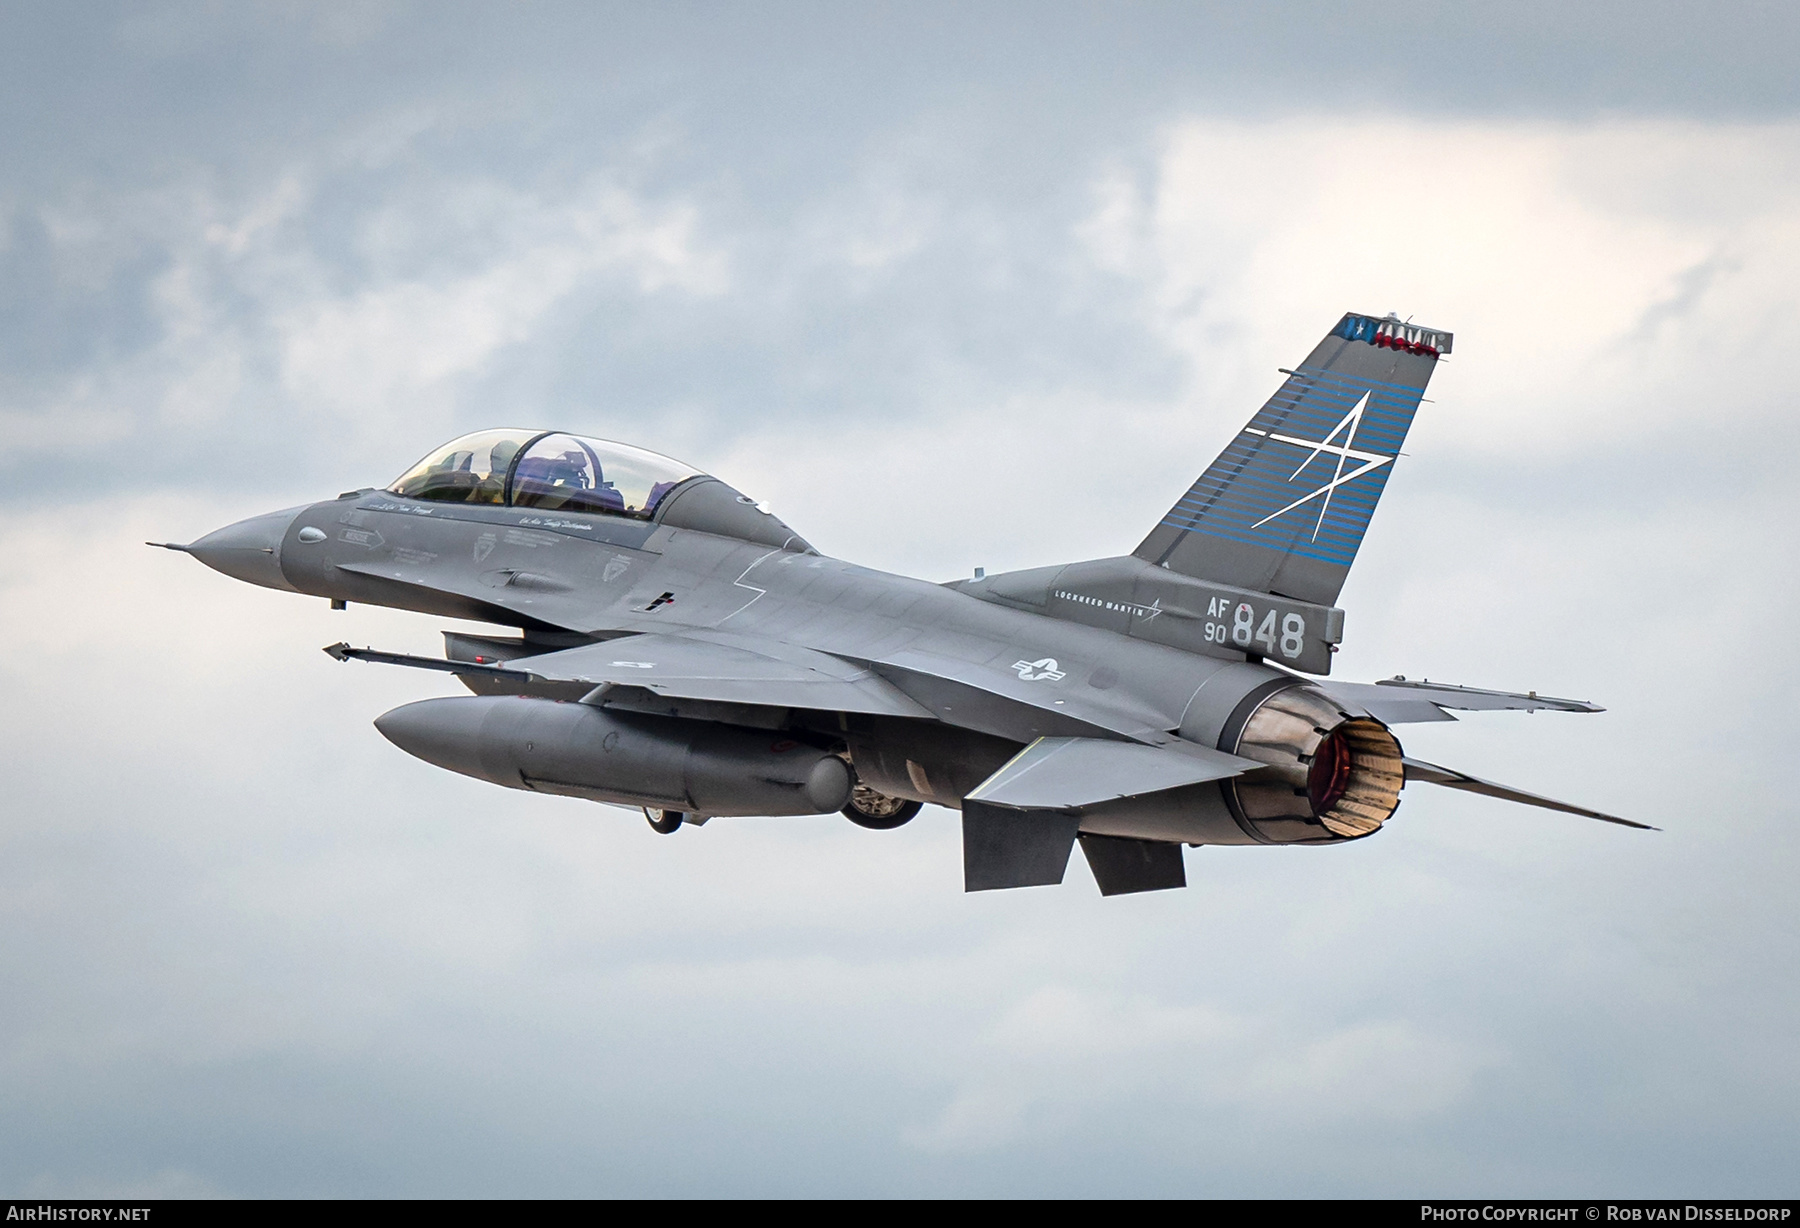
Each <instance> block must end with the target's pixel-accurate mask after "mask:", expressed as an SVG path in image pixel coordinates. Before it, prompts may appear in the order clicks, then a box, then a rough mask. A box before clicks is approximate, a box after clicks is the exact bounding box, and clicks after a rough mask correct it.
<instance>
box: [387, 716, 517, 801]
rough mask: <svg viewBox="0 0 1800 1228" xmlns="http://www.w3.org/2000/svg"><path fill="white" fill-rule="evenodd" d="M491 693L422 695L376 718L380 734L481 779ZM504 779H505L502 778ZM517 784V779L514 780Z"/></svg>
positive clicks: (438, 763)
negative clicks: (475, 695) (449, 695)
mask: <svg viewBox="0 0 1800 1228" xmlns="http://www.w3.org/2000/svg"><path fill="white" fill-rule="evenodd" d="M494 702H495V701H494V699H492V698H489V697H470V698H466V699H465V698H460V697H459V698H455V699H421V700H419V701H418V702H417V703H410V704H402V705H401V706H400V707H398V708H395V709H394V710H393V711H392V712H384V713H382V714H381V715H380V716H378V717H376V718H375V728H377V729H379V730H380V731H381V736H382V737H384V738H386V739H387V740H388V741H390V742H392V743H393V744H394V745H395V746H398V747H399V748H400V749H401V750H403V751H405V752H406V753H407V754H409V755H412V756H414V757H415V758H419V759H423V760H424V761H425V762H427V763H430V764H433V765H435V766H437V767H441V768H448V769H449V770H450V771H452V772H461V773H462V774H463V775H464V776H474V777H477V778H479V779H482V780H489V779H492V777H491V776H490V775H489V774H488V772H487V771H486V770H485V769H484V767H483V765H482V762H481V752H482V736H481V733H482V725H483V724H484V723H485V721H486V719H487V716H488V713H489V712H490V711H491V710H492V708H493V706H494ZM499 783H505V782H499ZM513 784H514V787H515V788H516V787H517V782H516V781H514V782H513Z"/></svg>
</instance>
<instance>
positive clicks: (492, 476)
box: [388, 430, 701, 519]
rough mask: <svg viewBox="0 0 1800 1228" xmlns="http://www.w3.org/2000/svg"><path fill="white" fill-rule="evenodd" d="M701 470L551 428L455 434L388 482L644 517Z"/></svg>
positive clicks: (412, 493)
mask: <svg viewBox="0 0 1800 1228" xmlns="http://www.w3.org/2000/svg"><path fill="white" fill-rule="evenodd" d="M699 476H701V475H700V471H699V470H698V469H695V468H694V467H693V466H692V465H684V464H682V463H681V462H680V461H678V460H674V459H672V458H670V457H667V456H658V455H657V454H656V453H655V452H646V451H644V449H642V448H634V447H632V446H631V445H629V444H623V443H613V442H611V441H609V440H605V439H586V438H583V437H582V436H580V435H563V434H556V433H553V432H550V431H516V430H491V431H476V432H475V433H474V434H473V435H464V436H463V437H462V438H461V439H453V440H451V441H450V442H449V443H447V444H445V445H444V446H443V447H441V448H439V449H438V450H437V451H435V452H433V453H432V454H431V455H429V456H427V457H426V458H425V459H424V460H422V461H420V462H419V463H418V464H416V465H414V466H413V467H412V468H411V469H408V470H407V471H406V472H405V473H403V474H401V475H400V477H399V478H398V479H397V480H396V481H395V482H394V484H393V485H392V486H390V487H388V490H389V492H390V493H392V494H396V495H400V496H401V497H403V498H407V499H424V500H428V501H430V502H434V503H492V504H499V505H503V506H507V507H533V508H540V509H542V510H544V511H558V512H601V513H605V514H607V515H613V516H636V517H638V518H640V519H648V518H649V517H650V516H651V515H652V514H653V513H654V512H655V511H656V505H657V503H658V502H659V501H661V499H662V497H663V496H664V495H666V494H668V493H669V491H671V490H673V489H674V488H675V487H676V486H678V485H680V484H681V483H682V482H685V481H687V480H688V479H689V478H692V477H699Z"/></svg>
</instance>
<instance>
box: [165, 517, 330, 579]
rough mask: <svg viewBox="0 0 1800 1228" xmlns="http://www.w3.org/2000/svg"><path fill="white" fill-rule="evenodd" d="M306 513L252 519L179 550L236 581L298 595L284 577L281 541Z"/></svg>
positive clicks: (209, 535) (213, 533)
mask: <svg viewBox="0 0 1800 1228" xmlns="http://www.w3.org/2000/svg"><path fill="white" fill-rule="evenodd" d="M305 510H306V509H305V508H304V507H290V508H287V509H286V510H284V511H279V512H268V513H265V514H264V515H261V516H252V517H250V519H248V520H240V521H238V522H237V523H236V524H228V525H226V526H225V527H224V528H222V529H216V530H214V531H213V532H211V533H208V534H207V535H206V536H205V537H202V538H201V539H200V540H199V541H197V542H194V543H193V544H192V545H190V546H186V547H177V549H185V550H186V551H187V553H189V554H191V555H193V556H194V557H195V558H197V559H199V560H200V561H201V562H202V563H205V564H206V565H207V566H208V567H210V568H212V569H213V570H214V571H218V572H223V573H224V574H226V575H228V576H230V577H231V578H232V579H234V580H244V581H247V582H248V583H251V584H260V585H262V586H263V587H264V588H279V589H283V590H285V591H287V592H290V593H293V592H298V591H299V590H298V589H296V588H295V587H294V586H293V585H292V584H289V583H288V582H287V577H286V576H284V575H282V574H281V539H282V538H284V537H286V536H287V531H288V526H290V525H292V524H293V523H294V520H295V518H296V517H298V516H299V515H300V513H301V512H303V511H305Z"/></svg>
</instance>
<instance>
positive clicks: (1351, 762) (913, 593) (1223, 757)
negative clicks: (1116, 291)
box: [170, 314, 1644, 895]
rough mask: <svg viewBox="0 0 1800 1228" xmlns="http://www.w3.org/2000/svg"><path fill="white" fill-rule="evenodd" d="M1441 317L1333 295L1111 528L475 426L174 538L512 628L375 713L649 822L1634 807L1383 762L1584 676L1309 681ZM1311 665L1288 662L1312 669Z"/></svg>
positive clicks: (1149, 886) (1119, 847)
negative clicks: (923, 554)
mask: <svg viewBox="0 0 1800 1228" xmlns="http://www.w3.org/2000/svg"><path fill="white" fill-rule="evenodd" d="M1450 346H1451V337H1450V334H1448V333H1444V332H1440V331H1437V330H1435V329H1429V328H1420V327H1417V326H1414V325H1411V324H1406V323H1403V322H1401V321H1400V320H1398V319H1396V318H1394V317H1392V316H1389V317H1386V318H1379V319H1378V318H1375V317H1371V316H1363V315H1355V314H1352V315H1346V316H1345V317H1344V318H1343V319H1342V320H1341V321H1340V322H1339V323H1338V325H1337V326H1336V327H1335V328H1333V329H1332V330H1331V332H1330V333H1329V334H1328V335H1327V336H1326V337H1325V339H1324V340H1323V341H1321V342H1320V343H1319V345H1318V346H1317V347H1316V348H1315V349H1314V350H1313V352H1312V353H1311V354H1310V355H1309V356H1308V357H1307V359H1306V361H1305V362H1303V363H1301V364H1300V365H1299V366H1298V367H1296V368H1295V369H1294V370H1293V371H1292V372H1289V373H1288V374H1287V379H1286V382H1285V383H1283V384H1282V386H1281V388H1280V390H1279V391H1277V392H1276V393H1275V395H1274V396H1273V397H1271V398H1270V399H1269V401H1268V403H1267V404H1266V405H1264V406H1263V407H1262V409H1260V410H1259V411H1258V412H1257V413H1256V415H1255V416H1254V417H1253V418H1251V420H1250V422H1249V423H1248V424H1247V425H1246V426H1245V427H1244V428H1243V430H1242V431H1240V432H1239V433H1238V435H1237V437H1236V438H1234V439H1233V440H1232V442H1231V444H1230V445H1229V446H1228V447H1227V448H1226V449H1225V451H1224V452H1223V453H1222V454H1221V455H1220V456H1219V457H1218V459H1217V460H1215V461H1214V462H1213V463H1212V465H1211V466H1210V467H1209V468H1208V469H1207V470H1206V472H1205V473H1204V474H1202V475H1201V476H1200V478H1199V480H1198V481H1196V482H1195V483H1194V485H1193V487H1192V488H1191V489H1190V490H1189V491H1188V492H1187V493H1186V494H1184V495H1182V497H1181V498H1180V499H1179V500H1177V501H1176V503H1175V506H1174V507H1173V508H1171V509H1170V511H1169V513H1168V515H1167V516H1165V517H1164V518H1163V520H1162V523H1160V524H1158V525H1156V526H1155V527H1154V528H1152V529H1151V530H1150V534H1149V536H1147V537H1146V538H1145V539H1144V540H1143V543H1142V544H1141V545H1139V546H1138V548H1137V549H1136V550H1134V551H1133V552H1132V553H1131V554H1128V555H1124V556H1121V557H1118V558H1107V559H1095V560H1092V561H1089V562H1080V563H1070V564H1068V565H1066V566H1060V567H1045V568H1038V569H1035V570H1031V571H1022V572H1013V573H1009V574H1005V575H995V576H982V575H979V574H978V575H977V576H976V577H975V578H974V579H970V580H959V581H956V582H954V583H950V584H932V583H928V582H926V581H923V580H912V579H908V578H906V577H903V576H894V575H887V574H885V573H882V572H877V571H871V570H869V569H867V568H863V567H858V566H856V565H854V564H852V563H845V562H840V561H838V560H836V559H831V558H826V557H824V556H823V555H821V554H819V553H818V552H817V551H815V550H814V549H813V548H812V547H811V546H809V545H808V544H807V543H806V542H805V540H803V539H802V538H801V537H800V536H799V535H798V534H797V533H795V532H794V531H793V530H792V529H790V528H789V527H788V526H787V525H785V524H783V523H782V522H781V521H780V520H778V519H777V518H776V517H775V516H773V515H771V514H770V513H769V511H768V510H767V508H766V506H765V505H762V504H759V503H758V502H757V501H756V500H754V499H752V498H750V497H749V496H746V495H742V494H739V493H738V492H737V491H736V490H733V489H732V488H731V487H729V486H727V485H726V484H725V483H724V482H721V481H720V480H718V479H717V478H714V477H710V476H708V475H706V474H704V473H700V472H698V471H697V470H695V469H693V468H692V467H691V466H688V465H684V464H681V463H680V462H678V461H674V460H671V459H670V458H668V457H666V456H660V455H657V454H655V453H652V452H647V451H643V450H641V449H638V448H634V447H629V446H626V445H623V444H618V443H609V442H605V441H602V440H598V439H589V438H584V437H581V436H576V435H568V434H560V433H555V432H547V431H529V430H487V431H481V432H478V433H476V434H473V435H467V436H464V437H463V438H461V439H458V440H455V441H453V442H451V443H449V444H446V445H445V446H443V447H442V448H439V449H438V450H437V451H435V452H433V453H432V454H431V455H429V456H427V457H426V458H425V459H424V460H422V461H420V462H419V463H418V464H417V465H415V466H414V467H413V468H412V469H410V470H408V471H407V472H406V473H405V474H404V475H402V476H401V477H400V478H399V479H398V480H397V481H395V482H394V483H393V485H391V486H389V487H388V488H386V489H385V490H377V489H368V490H359V491H355V492H352V493H349V494H344V495H340V496H339V497H338V498H336V499H333V500H329V501H327V502H323V503H315V504H311V505H308V506H305V507H300V508H292V509H289V510H286V511H280V512H271V513H269V514H267V515H263V516H257V517H254V518H252V519H250V520H245V521H242V522H240V523H238V524H234V525H231V526H230V527H228V528H224V529H220V530H219V531H218V532H216V533H212V534H210V535H208V536H206V537H203V538H201V539H200V540H199V541H197V542H194V543H193V544H192V545H188V546H172V547H170V548H171V549H177V550H184V551H186V552H187V553H189V554H192V555H193V556H194V557H196V558H198V559H199V560H201V561H202V562H204V563H206V564H207V565H208V566H210V567H212V568H215V569H216V570H218V571H221V572H224V573H225V574H227V575H230V576H235V577H237V578H238V579H241V580H248V581H250V582H251V583H253V584H261V585H264V586H267V587H269V588H278V589H285V590H288V591H291V592H296V593H305V594H309V595H312V596H315V597H324V598H328V599H330V600H331V601H332V602H334V603H343V602H352V601H355V602H365V603H368V604H371V605H383V606H393V607H398V608H401V609H408V610H417V611H420V612H422V613H427V614H436V615H441V616H447V617H454V618H460V619H473V620H477V621H481V622H486V623H491V624H497V625H500V626H503V627H510V628H513V629H516V631H517V632H518V634H516V635H507V636H491V637H490V636H474V635H464V634H456V633H446V635H445V641H446V654H445V658H444V659H441V660H440V659H435V658H421V657H412V656H406V655H402V654H396V653H385V652H378V651H374V650H371V649H356V648H351V647H350V646H349V645H346V644H336V645H333V646H332V647H330V648H329V649H327V651H328V652H330V653H332V654H333V655H334V656H336V657H339V658H340V659H360V660H367V661H382V662H389V663H393V664H399V665H407V666H413V667H420V668H427V669H439V670H445V671H447V672H450V673H453V674H455V675H456V676H457V677H459V678H460V679H461V680H462V681H463V682H464V684H466V685H467V687H468V689H469V690H470V691H472V692H474V694H473V695H471V696H468V697H465V698H461V699H428V700H424V701H421V702H418V703H412V704H407V705H405V706H404V707H401V708H396V709H395V710H394V711H392V712H389V713H387V714H386V715H384V716H382V717H380V718H379V719H378V720H377V721H376V722H375V723H376V726H377V728H379V729H380V730H381V732H382V733H383V734H385V735H386V736H387V737H388V739H389V740H391V741H392V742H393V743H394V744H395V745H397V746H399V747H401V748H402V749H403V750H406V751H408V752H409V753H411V754H414V755H417V756H418V757H420V758H422V759H425V760H427V761H429V762H431V763H434V764H437V765H439V766H442V767H446V768H449V769H451V770H452V771H456V772H461V773H463V774H465V775H469V776H474V777H478V778H480V779H482V780H486V781H491V782H493V783H495V784H500V785H505V786H507V787H509V788H514V789H530V790H535V791H537V792H540V793H559V794H566V795H570V796H575V797H583V798H590V799H592V800H594V801H599V802H607V803H611V804H614V805H621V806H629V807H633V808H640V807H641V808H642V809H643V810H644V812H645V814H646V816H647V817H648V818H649V820H650V823H651V825H652V826H653V827H655V828H656V829H657V830H658V831H663V832H672V831H675V830H676V829H678V828H679V827H681V826H682V825H684V824H700V823H704V822H705V821H707V820H708V819H710V818H714V817H719V816H725V815H798V814H823V813H828V812H830V811H834V810H840V809H841V810H842V811H843V812H844V813H845V814H846V815H848V816H849V817H850V819H851V820H852V821H853V822H856V823H859V824H861V825H863V826H865V827H871V828H890V827H896V826H898V825H900V824H901V823H904V822H906V821H907V820H908V819H910V818H911V817H912V816H913V815H914V814H915V813H917V812H918V810H919V807H920V805H921V804H922V803H924V802H935V803H938V804H939V805H943V806H949V807H952V808H957V809H960V810H961V811H962V825H963V872H964V882H965V885H966V887H967V888H968V889H969V890H971V891H979V890H985V889H989V888H995V887H1025V886H1033V885H1038V884H1045V883H1057V882H1061V881H1062V877H1063V873H1064V870H1065V869H1066V867H1067V865H1068V861H1069V854H1070V851H1071V849H1072V848H1073V846H1074V844H1075V843H1076V841H1077V840H1079V841H1080V843H1081V847H1082V851H1083V852H1084V853H1085V854H1086V856H1087V860H1088V864H1089V865H1090V866H1091V867H1092V869H1093V872H1094V877H1095V878H1096V879H1097V880H1098V882H1099V885H1100V890H1101V891H1102V892H1103V893H1105V894H1107V895H1115V894H1121V893H1125V892H1133V891H1151V890H1157V889H1160V888H1165V887H1179V886H1183V885H1185V883H1186V876H1185V868H1184V865H1183V854H1182V846H1183V845H1190V846H1197V845H1205V844H1335V843H1339V842H1341V841H1345V840H1357V839H1362V838H1364V837H1366V836H1369V835H1372V834H1373V833H1375V832H1376V831H1378V830H1380V828H1381V826H1382V824H1383V823H1384V822H1385V821H1386V820H1387V819H1388V818H1390V817H1391V816H1392V815H1393V814H1394V811H1395V808H1396V807H1397V806H1398V805H1399V801H1400V791H1401V789H1402V787H1403V786H1404V785H1406V784H1408V783H1411V782H1415V781H1426V782H1430V783H1432V784H1439V785H1446V786H1449V787H1451V788H1456V789H1465V790H1469V791H1472V792H1476V793H1485V794H1488V795H1490V796H1493V797H1499V798H1505V799H1508V800H1511V801H1519V802H1526V803H1528V804H1531V805H1535V806H1544V807H1548V808H1550V809H1553V810H1562V811H1567V812H1569V813H1572V814H1579V815H1587V816H1589V817H1592V818H1596V819H1606V820H1607V821H1609V822H1614V823H1622V824H1626V825H1627V826H1632V827H1642V826H1644V825H1643V824H1638V823H1630V822H1629V821H1628V820H1625V819H1619V818H1614V817H1612V816H1610V815H1604V814H1599V813H1597V812H1595V811H1591V810H1585V809H1582V808H1580V807H1577V806H1570V805H1566V804H1563V803H1561V802H1555V801H1551V800H1549V799H1546V798H1542V797H1537V796H1535V795H1533V794H1529V793H1525V792H1521V791H1520V790H1517V789H1511V788H1507V787H1504V786H1501V785H1496V784H1491V783H1489V782H1487V781H1482V780H1477V779H1475V778H1473V777H1470V776H1467V775H1464V774H1463V773H1460V772H1456V771H1452V770H1450V769H1448V768H1442V767H1437V766H1434V765H1432V764H1429V763H1423V762H1420V761H1418V760H1415V759H1411V758H1408V757H1407V756H1406V755H1405V753H1404V752H1403V751H1402V750H1401V747H1400V743H1399V741H1398V740H1397V739H1396V737H1395V736H1394V734H1393V732H1392V731H1391V729H1390V727H1391V726H1394V725H1398V724H1403V723H1406V722H1409V721H1441V720H1450V719H1452V718H1451V717H1450V715H1449V713H1448V712H1447V711H1446V709H1499V708H1505V709H1516V710H1524V711H1531V710H1534V709H1553V710H1557V711H1564V712H1597V711H1599V710H1600V709H1599V708H1597V707H1595V706H1594V705H1592V704H1587V703H1579V702H1575V701H1572V700H1564V699H1550V698H1546V697H1544V696H1540V695H1538V694H1536V693H1535V692H1533V693H1529V694H1523V695H1519V694H1511V693H1506V692H1499V691H1485V690H1476V689H1473V688H1464V687H1450V686H1437V685H1430V684H1422V683H1416V682H1408V681H1405V680H1404V679H1401V678H1394V679H1391V680H1388V681H1385V682H1380V683H1376V684H1373V685H1368V684H1361V683H1343V682H1336V681H1328V680H1326V678H1325V675H1327V674H1329V672H1330V668H1331V656H1332V653H1333V651H1334V650H1335V649H1336V646H1337V644H1338V643H1339V642H1340V641H1341V639H1342V636H1343V612H1342V611H1341V610H1339V609H1337V608H1336V606H1335V602H1336V600H1337V596H1338V592H1339V590H1340V589H1341V588H1342V587H1343V583H1344V578H1345V576H1346V575H1347V574H1348V572H1349V569H1350V565H1351V563H1352V561H1353V560H1354V559H1355V556H1356V551H1357V547H1358V546H1359V545H1360V544H1361V542H1362V537H1363V533H1364V531H1365V530H1366V529H1367V527H1368V524H1369V518H1370V516H1371V515H1372V514H1373V512H1374V510H1375V504H1376V502H1377V500H1379V499H1380V497H1381V492H1382V489H1383V487H1384V485H1385V484H1386V482H1387V478H1388V475H1389V473H1390V472H1391V470H1392V469H1393V466H1394V461H1395V458H1396V457H1397V456H1398V455H1399V452H1400V447H1401V444H1402V442H1403V441H1404V440H1405V437H1406V432H1407V428H1408V427H1409V426H1410V424H1411V422H1412V418H1413V414H1414V412H1415V411H1416V410H1417V409H1418V406H1419V402H1420V398H1421V396H1422V394H1423V392H1424V390H1425V385H1426V382H1427V381H1428V380H1429V379H1430V377H1431V373H1432V371H1433V369H1434V368H1435V366H1436V364H1437V362H1438V360H1439V358H1440V356H1442V355H1444V354H1447V353H1449V351H1450ZM1308 675H1311V676H1310V677H1309V676H1308Z"/></svg>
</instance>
